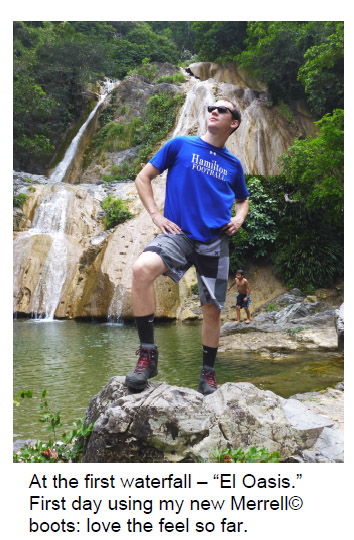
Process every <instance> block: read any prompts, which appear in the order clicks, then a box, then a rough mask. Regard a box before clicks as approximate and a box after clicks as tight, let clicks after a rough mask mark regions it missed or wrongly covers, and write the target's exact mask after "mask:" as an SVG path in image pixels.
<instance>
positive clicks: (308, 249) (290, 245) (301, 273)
mask: <svg viewBox="0 0 354 540" xmlns="http://www.w3.org/2000/svg"><path fill="white" fill-rule="evenodd" d="M274 263H275V266H274V269H275V272H276V273H277V275H278V276H279V277H280V278H281V279H282V280H283V281H284V282H285V283H286V284H287V285H288V286H289V287H290V288H293V287H298V288H300V289H303V288H304V287H305V286H307V287H308V288H310V290H311V289H313V288H316V287H328V286H331V285H333V283H334V282H335V281H336V280H337V279H338V278H340V277H341V276H342V275H343V248H342V246H341V244H340V243H339V241H338V240H337V239H336V238H329V237H328V236H327V235H323V234H321V232H320V231H319V230H312V231H311V230H308V229H305V230H303V231H298V232H297V234H295V231H294V235H293V236H291V237H289V238H288V239H287V240H285V238H284V241H283V242H281V243H279V245H278V249H277V251H276V254H275V256H274Z"/></svg>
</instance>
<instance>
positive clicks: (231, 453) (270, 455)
mask: <svg viewBox="0 0 354 540" xmlns="http://www.w3.org/2000/svg"><path fill="white" fill-rule="evenodd" d="M280 459H281V455H280V454H279V452H269V451H268V450H267V449H266V448H257V447H256V446H251V447H250V448H247V449H246V450H243V449H242V448H237V449H232V448H223V449H222V450H216V451H215V452H213V453H212V455H211V461H212V462H214V463H279V461H280Z"/></svg>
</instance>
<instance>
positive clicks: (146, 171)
mask: <svg viewBox="0 0 354 540" xmlns="http://www.w3.org/2000/svg"><path fill="white" fill-rule="evenodd" d="M158 174H160V171H159V170H158V169H157V168H156V167H155V166H154V165H152V163H147V164H146V165H145V167H143V169H142V170H141V171H140V173H139V174H138V176H137V177H136V179H135V185H136V189H137V191H138V194H139V197H140V200H141V202H142V203H143V205H144V207H145V208H146V210H147V212H148V213H149V214H150V216H151V219H152V221H153V222H154V223H155V225H156V226H157V227H158V228H159V229H161V231H162V232H164V233H173V234H177V233H179V232H181V229H180V227H179V226H178V225H176V223H173V221H170V220H169V219H167V218H165V217H164V216H163V215H162V214H161V212H160V210H159V209H158V207H157V204H156V201H155V198H154V192H153V189H152V185H151V182H152V181H153V179H154V178H156V176H157V175H158Z"/></svg>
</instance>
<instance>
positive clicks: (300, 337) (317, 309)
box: [219, 289, 344, 352]
mask: <svg viewBox="0 0 354 540" xmlns="http://www.w3.org/2000/svg"><path fill="white" fill-rule="evenodd" d="M332 298H333V297H332ZM338 299H339V300H340V299H341V296H340V295H339V296H338V298H337V300H338ZM338 311H339V306H336V305H333V303H329V302H328V301H324V300H321V299H320V298H318V297H317V296H307V297H305V296H303V295H302V294H301V291H299V289H292V290H291V291H289V292H287V293H283V294H281V295H279V296H277V297H275V298H273V299H271V300H269V301H268V302H267V304H266V305H263V306H260V307H259V308H258V313H257V312H256V314H255V315H254V317H253V320H252V321H251V323H249V324H247V323H246V322H241V323H237V322H226V323H225V324H224V325H223V326H222V328H221V340H220V349H219V350H220V351H222V352H225V351H232V350H244V351H259V352H286V351H294V350H308V349H322V350H338V346H339V339H340V340H341V341H342V337H340V338H339V334H338V325H336V321H337V320H338ZM339 320H340V324H342V322H341V321H342V320H343V319H342V318H340V319H339ZM342 334H344V322H343V332H342V330H340V335H341V336H342Z"/></svg>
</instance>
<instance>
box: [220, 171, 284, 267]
mask: <svg viewBox="0 0 354 540" xmlns="http://www.w3.org/2000/svg"><path fill="white" fill-rule="evenodd" d="M247 187H248V190H249V192H250V194H251V197H250V212H249V215H248V217H247V220H246V221H245V223H244V225H243V227H242V228H241V229H240V230H239V231H238V233H237V234H236V235H235V236H232V237H231V241H230V264H231V269H232V271H235V270H236V267H237V266H245V261H246V260H247V259H250V258H252V259H259V258H262V257H265V256H267V255H269V254H270V253H272V250H273V246H274V242H275V240H276V238H277V232H278V231H277V215H278V208H277V201H276V199H275V197H273V196H272V195H271V193H270V190H269V189H266V188H265V187H264V185H263V184H262V180H261V177H259V176H257V177H256V176H251V177H249V178H248V180H247Z"/></svg>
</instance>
